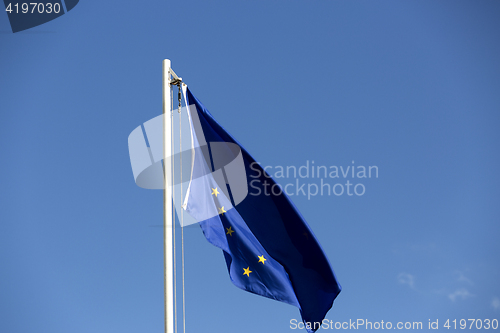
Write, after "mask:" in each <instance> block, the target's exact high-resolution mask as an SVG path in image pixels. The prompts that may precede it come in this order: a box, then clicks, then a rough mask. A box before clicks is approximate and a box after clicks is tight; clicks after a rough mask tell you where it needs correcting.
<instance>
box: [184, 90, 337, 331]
mask: <svg viewBox="0 0 500 333" xmlns="http://www.w3.org/2000/svg"><path fill="white" fill-rule="evenodd" d="M184 93H185V96H186V104H187V105H189V107H188V115H189V119H190V125H191V138H192V142H193V147H194V148H195V149H194V150H193V152H194V153H193V161H192V177H191V178H192V179H191V182H190V184H189V186H188V190H187V193H186V199H185V202H184V204H183V207H184V208H185V209H186V210H187V211H188V212H189V213H190V215H192V216H193V217H194V218H195V219H196V220H197V221H199V222H200V226H201V228H202V230H203V233H204V235H205V237H206V238H207V240H208V241H209V242H210V243H212V244H213V245H215V246H217V247H219V248H221V249H222V250H223V253H224V257H225V260H226V264H227V268H228V271H229V276H230V278H231V281H232V282H233V283H234V284H235V285H236V286H237V287H239V288H241V289H243V290H246V291H249V292H252V293H255V294H258V295H262V296H265V297H268V298H272V299H275V300H278V301H281V302H285V303H288V304H291V305H294V306H296V307H298V308H299V310H300V313H301V315H302V320H303V321H304V322H305V323H311V325H314V323H320V322H321V321H322V320H323V319H324V318H325V315H326V313H327V312H328V310H329V309H330V308H331V307H332V305H333V301H334V299H335V298H336V297H337V295H338V294H339V293H340V290H341V287H340V285H339V283H338V282H337V279H336V277H335V274H334V272H333V270H332V268H331V266H330V263H329V262H328V259H327V258H326V256H325V254H324V252H323V250H322V249H321V246H320V245H319V243H318V241H317V240H316V237H315V236H314V234H313V233H312V231H311V229H310V228H309V226H308V225H307V223H306V221H305V220H304V218H303V217H302V216H301V215H300V213H299V212H298V210H297V209H296V208H295V206H294V204H293V203H292V202H291V201H290V199H289V198H288V197H287V195H286V194H285V193H283V192H282V191H277V190H276V188H278V189H279V187H277V186H274V189H275V190H274V191H270V188H272V187H273V185H274V184H276V182H275V181H274V180H273V179H272V178H271V177H270V176H269V175H267V174H266V172H265V171H264V170H263V169H262V168H261V166H260V165H259V164H258V163H256V161H255V160H254V159H253V158H252V156H250V154H249V153H248V152H247V151H246V150H245V149H244V148H243V147H242V146H241V145H240V144H239V143H238V142H237V141H236V140H235V139H234V138H233V137H232V136H231V135H230V134H229V133H228V132H226V131H225V130H224V128H222V127H221V126H220V125H219V124H218V123H217V122H216V121H215V119H214V118H213V117H212V115H211V114H210V113H209V112H208V110H207V109H206V108H205V107H204V106H203V105H202V104H201V103H200V101H199V100H198V99H196V98H195V97H194V96H193V94H192V93H191V92H190V91H189V89H187V87H184ZM249 184H251V187H252V191H250V193H249V192H248V185H249ZM317 328H318V324H315V325H314V326H312V327H311V328H310V329H308V331H309V332H314V331H316V329H317Z"/></svg>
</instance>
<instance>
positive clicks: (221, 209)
mask: <svg viewBox="0 0 500 333" xmlns="http://www.w3.org/2000/svg"><path fill="white" fill-rule="evenodd" d="M225 212H226V211H225V210H224V206H222V208H219V214H222V215H224V213H225Z"/></svg>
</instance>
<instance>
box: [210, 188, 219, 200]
mask: <svg viewBox="0 0 500 333" xmlns="http://www.w3.org/2000/svg"><path fill="white" fill-rule="evenodd" d="M217 194H219V191H217V187H216V188H213V189H212V195H215V197H216V198H217Z"/></svg>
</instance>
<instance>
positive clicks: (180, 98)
mask: <svg viewBox="0 0 500 333" xmlns="http://www.w3.org/2000/svg"><path fill="white" fill-rule="evenodd" d="M177 87H178V94H177V96H178V98H179V111H178V113H179V152H180V153H179V160H180V177H181V180H180V183H181V244H182V245H181V262H182V328H183V332H184V333H186V290H185V281H184V210H183V209H182V202H183V197H182V181H183V179H182V114H181V110H182V103H181V101H182V94H181V83H180V82H179V83H178V84H177Z"/></svg>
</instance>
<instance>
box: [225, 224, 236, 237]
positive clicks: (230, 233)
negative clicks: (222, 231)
mask: <svg viewBox="0 0 500 333" xmlns="http://www.w3.org/2000/svg"><path fill="white" fill-rule="evenodd" d="M226 230H227V232H226V235H229V236H231V237H232V236H233V232H234V230H233V229H232V228H231V226H230V227H229V228H226Z"/></svg>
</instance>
